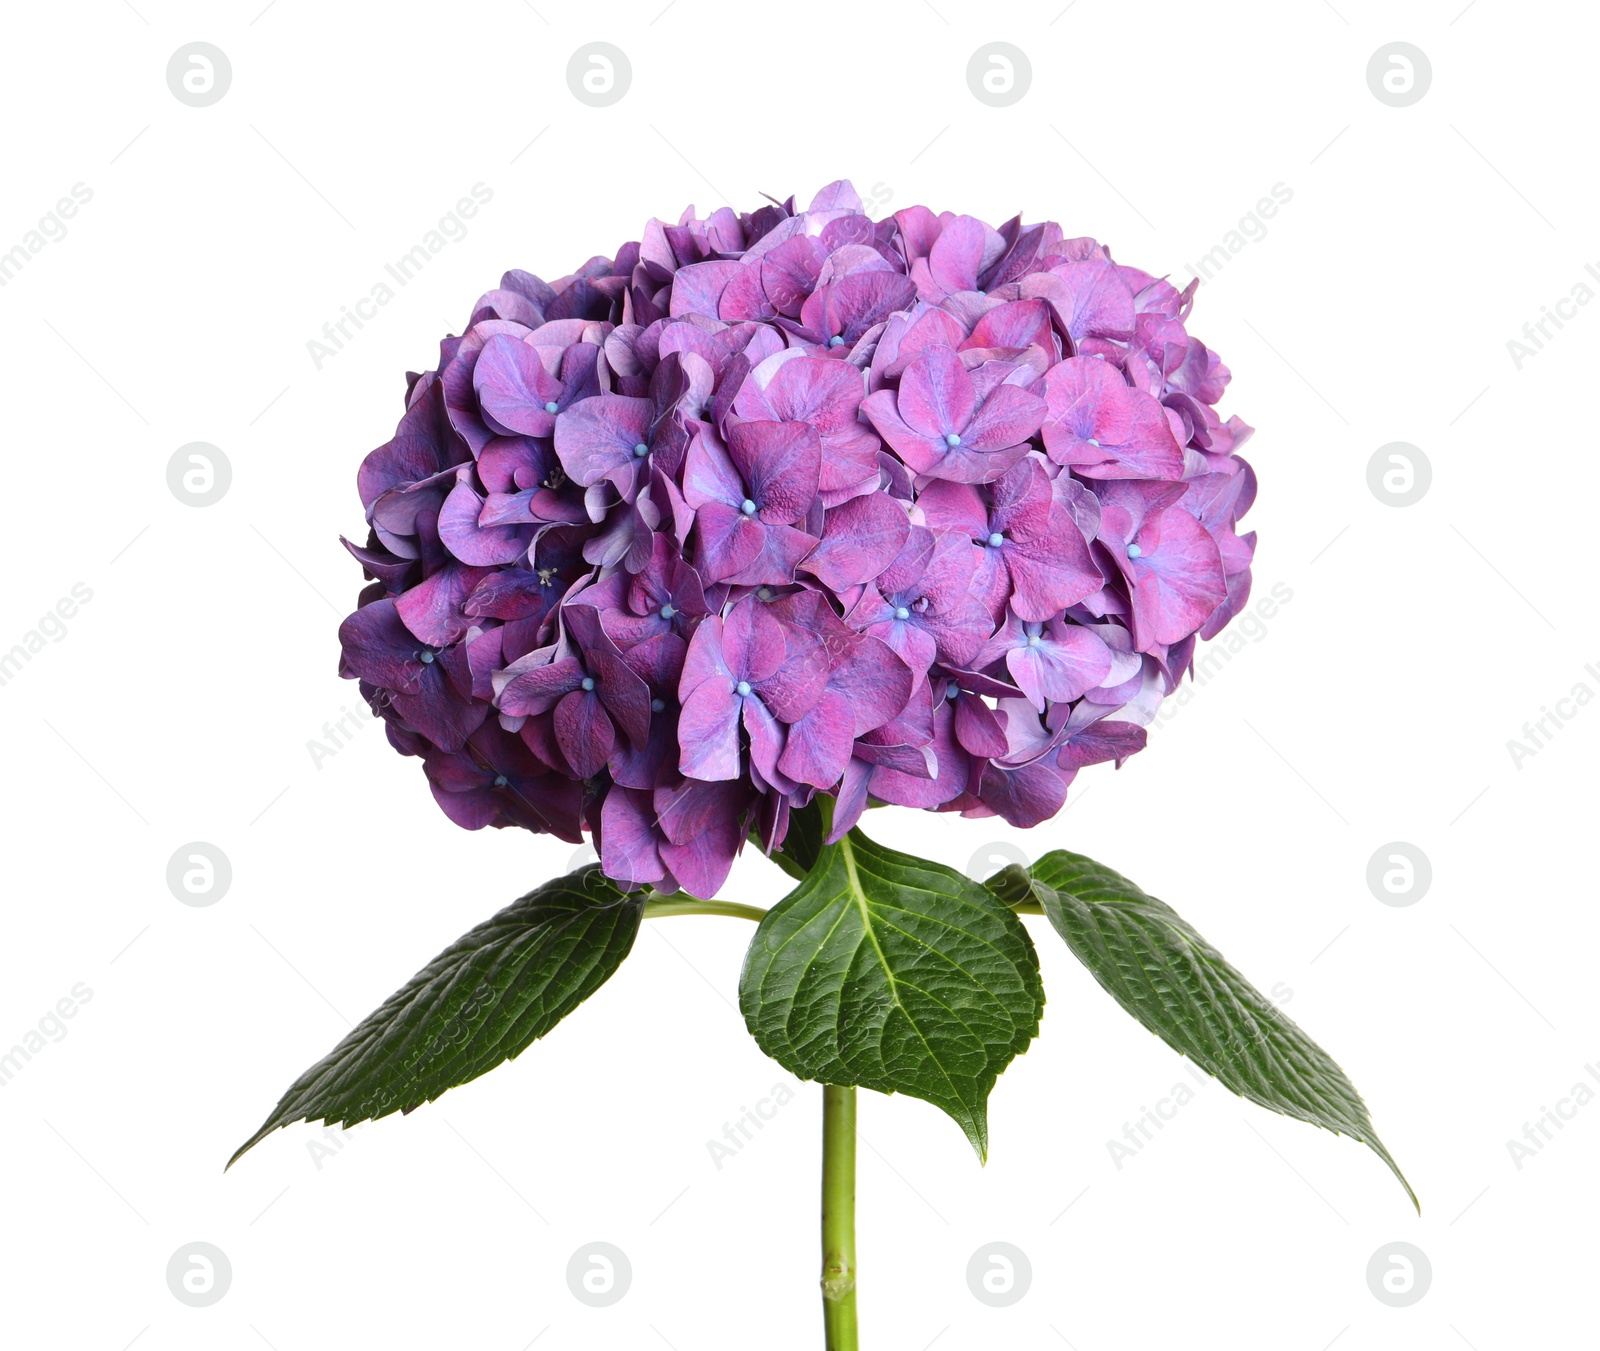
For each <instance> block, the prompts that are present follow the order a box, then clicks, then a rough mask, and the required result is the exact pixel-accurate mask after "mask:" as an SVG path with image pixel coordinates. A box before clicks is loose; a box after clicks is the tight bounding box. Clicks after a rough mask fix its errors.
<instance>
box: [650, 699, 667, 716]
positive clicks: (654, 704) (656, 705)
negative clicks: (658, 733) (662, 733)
mask: <svg viewBox="0 0 1600 1351" xmlns="http://www.w3.org/2000/svg"><path fill="white" fill-rule="evenodd" d="M666 706H667V701H666V700H665V699H652V700H651V701H650V711H651V712H652V713H659V712H661V710H662V709H664V708H665V707H666Z"/></svg>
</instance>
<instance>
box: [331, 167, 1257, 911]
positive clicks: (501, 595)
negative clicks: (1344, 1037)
mask: <svg viewBox="0 0 1600 1351" xmlns="http://www.w3.org/2000/svg"><path fill="white" fill-rule="evenodd" d="M1194 287H1195V283H1191V284H1190V286H1189V287H1188V288H1187V289H1185V290H1183V291H1181V292H1180V291H1178V290H1177V289H1176V288H1175V287H1173V286H1172V285H1170V284H1169V283H1168V282H1167V281H1165V280H1164V279H1161V278H1158V277H1155V276H1152V275H1150V274H1148V273H1145V272H1142V271H1140V270H1139V269H1137V268H1134V267H1129V266H1126V265H1123V264H1119V263H1116V262H1114V261H1113V260H1112V257H1111V255H1110V253H1109V251H1108V250H1107V249H1106V248H1105V247H1103V246H1102V245H1100V244H1098V243H1096V242H1095V241H1094V240H1091V239H1084V238H1068V237H1067V236H1066V235H1065V234H1064V232H1063V231H1062V230H1061V228H1060V227H1059V226H1056V225H1054V224H1048V223H1047V224H1043V225H1033V226H1025V225H1024V224H1023V223H1022V221H1021V218H1020V217H1019V218H1017V219H1014V220H1011V221H1008V222H1006V223H1005V224H1004V225H1001V226H999V227H992V226H990V225H987V224H985V223H984V222H982V221H980V220H977V219H976V218H974V217H972V216H958V215H951V214H948V213H946V214H942V215H935V214H934V213H933V212H931V211H929V210H927V209H926V208H923V207H913V208H910V209H909V210H905V211H899V212H896V213H895V214H894V215H893V216H891V217H889V218H887V219H885V220H881V221H874V220H872V219H871V218H869V217H868V216H867V215H866V214H865V213H864V212H863V210H862V204H861V200H860V198H859V197H858V196H857V195H856V193H855V191H854V190H853V189H852V188H851V186H850V185H849V183H846V182H840V183H835V184H831V185H830V186H828V187H827V188H824V189H823V190H822V192H821V193H819V194H818V195H817V197H816V198H815V200H813V202H812V203H811V205H810V207H809V208H808V209H806V210H799V209H797V208H796V206H795V203H794V201H793V199H791V200H789V201H788V202H785V203H783V204H782V205H777V204H774V205H772V206H766V207H763V208H761V209H760V210H758V211H756V212H753V213H750V214H735V213H734V212H732V211H731V210H728V209H726V208H724V209H722V210H719V211H716V212H713V213H712V214H711V215H710V216H709V217H707V218H705V219H701V218H699V217H698V216H696V215H695V214H694V212H693V210H692V209H691V210H690V211H688V212H685V214H684V215H683V216H682V217H681V218H680V219H679V220H678V221H677V223H676V224H665V223H663V222H661V221H651V222H650V223H649V224H648V225H647V226H646V227H645V229H644V231H643V237H642V238H641V239H640V240H637V241H634V242H630V243H626V244H624V245H622V247H621V248H620V249H618V250H617V252H616V255H615V257H613V258H605V257H596V258H592V259H590V260H589V261H588V262H587V263H585V264H584V265H583V266H582V267H581V268H580V269H579V270H578V271H577V272H575V273H573V274H571V275H569V276H565V277H562V278H560V279H558V280H556V281H554V282H544V281H541V280H540V279H539V278H538V277H535V276H532V275H530V274H528V273H526V272H519V271H513V272H508V273H506V275H505V276H504V277H503V278H502V279H501V282H500V285H499V286H498V287H497V288H496V289H494V290H492V291H490V292H488V293H487V294H486V295H484V296H483V297H482V298H481V299H479V300H478V302H477V303H476V304H475V305H474V306H473V308H472V313H471V316H470V320H469V322H468V325H467V329H466V332H465V333H463V334H462V335H460V336H452V337H448V338H446V339H445V340H444V341H443V342H442V343H441V345H440V352H439V363H438V368H437V369H436V370H433V371H429V372H426V373H424V374H422V375H414V376H412V377H411V378H410V382H409V385H408V388H407V396H406V409H405V413H404V415H403V416H402V418H401V419H400V423H399V426H398V428H397V429H396V432H395V435H394V438H393V439H392V440H390V441H388V442H387V443H386V444H384V445H382V446H380V447H379V448H378V449H377V450H375V451H373V452H372V453H371V454H370V455H368V456H367V458H366V461H365V463H364V464H363V465H362V467H361V471H360V474H359V475H358V487H359V490H360V493H361V500H362V503H363V505H364V506H365V508H366V519H367V525H368V535H367V538H366V541H365V542H364V543H363V544H361V545H356V544H352V543H350V542H349V541H346V547H347V548H349V550H350V552H351V553H352V554H353V555H354V556H355V558H356V559H357V560H358V561H359V562H360V563H361V565H362V567H363V569H364V570H365V573H366V576H367V579H368V582H369V585H368V586H367V587H366V589H365V590H364V591H363V592H362V594H361V598H360V606H359V608H358V609H357V610H356V612H355V613H354V614H352V615H351V616H350V617H349V618H348V619H346V620H345V621H344V624H343V626H342V627H341V629H340V639H341V643H342V647H343V658H342V664H341V670H342V673H343V674H345V675H347V676H351V677H354V678H355V679H357V680H359V681H360V682H361V689H362V693H363V695H364V696H365V697H366V698H367V699H368V701H369V702H370V703H371V705H372V707H373V709H374V710H375V711H376V712H377V713H378V714H379V715H381V716H382V717H383V719H384V720H385V722H386V724H387V728H388V735H389V739H390V742H391V743H392V744H393V745H394V746H395V748H396V749H397V750H399V751H401V752H402V753H404V754H406V755H414V756H418V757H420V758H421V760H422V764H423V768H424V770H425V772H426V774H427V777H428V780H429V782H430V784H431V786H432V789H433V793H434V797H435V798H436V799H437V801H438V803H439V805H440V806H441V807H442V808H443V810H444V811H445V812H446V814H447V815H448V816H449V817H450V818H451V819H452V820H453V821H455V822H456V823H457V824H458V825H461V826H464V827H466V828H468V829H481V828H482V827H484V826H497V827H504V826H519V827H522V828H523V829H527V830H533V831H541V832H549V833H552V834H555V835H557V836H559V837H561V838H562V839H566V840H569V841H572V842H574V843H576V842H578V841H580V840H581V839H582V838H583V834H584V832H585V831H588V832H591V833H592V834H593V835H594V837H595V842H596V845H597V848H598V850H599V853H600V858H601V864H602V867H603V868H604V870H605V872H606V873H607V874H608V875H609V876H610V877H611V878H613V879H614V880H616V881H617V882H618V883H619V884H620V885H622V886H624V887H629V888H636V887H641V886H650V887H653V888H656V889H658V890H661V891H673V890H677V889H682V890H684V891H687V892H690V893H692V894H694V895H697V896H706V897H708V896H711V895H713V894H714V893H715V892H716V891H717V890H718V888H719V887H720V886H721V885H722V883H723V881H724V880H725V878H726V877H727V874H728V870H729V868H730V866H731V864H732V861H733V858H734V856H735V854H736V853H737V852H738V851H739V850H740V849H741V848H742V847H743V846H744V844H745V842H746V840H747V839H748V838H750V837H751V836H752V835H754V836H755V837H756V838H757V839H758V840H759V841H760V842H761V844H762V845H763V847H765V848H767V849H773V848H776V847H778V846H779V845H781V844H782V842H783V839H784V836H785V832H786V830H787V828H788V822H789V813H790V812H791V811H792V810H793V809H795V808H797V807H802V806H804V805H806V804H807V803H809V802H810V801H811V799H812V798H813V797H814V796H815V795H817V794H827V795H829V796H831V797H833V798H834V799H836V804H835V811H834V818H833V819H834V825H833V829H834V832H835V834H836V835H837V834H841V833H843V832H844V831H845V830H847V829H848V828H849V827H850V826H851V825H852V824H853V823H854V822H855V821H856V820H857V819H858V818H859V817H860V815H861V813H862V811H863V810H865V809H866V808H867V807H868V806H869V805H872V804H874V803H897V804H900V805H904V806H909V807H921V808H924V809H929V810H937V811H955V812H961V813H962V814H964V815H966V816H991V815H998V816H1001V817H1003V818H1004V819H1005V820H1007V821H1008V822H1010V823H1011V824H1013V825H1017V826H1031V825H1035V824H1037V823H1038V822H1040V821H1043V820H1045V819H1047V818H1048V817H1050V816H1052V815H1053V814H1054V813H1055V812H1057V811H1059V810H1060V808H1061V806H1062V804H1063V803H1064V801H1065V799H1066V793H1067V788H1068V785H1069V784H1070V783H1071V782H1072V780H1073V778H1074V776H1076V775H1077V773H1078V772H1079V771H1080V770H1082V769H1084V768H1086V767H1088V766H1091V765H1094V764H1097V763H1102V762H1105V761H1115V762H1116V763H1117V764H1119V765H1120V764H1121V763H1122V762H1123V761H1124V760H1125V759H1126V758H1127V757H1128V756H1130V755H1132V754H1134V753H1136V752H1137V751H1139V750H1141V749H1142V748H1143V747H1144V744H1145V732H1144V727H1145V725H1146V724H1147V723H1148V722H1149V720H1150V719H1151V717H1152V716H1153V715H1154V713H1155V710H1156V708H1157V707H1158V705H1159V703H1160V701H1161V700H1162V699H1163V698H1165V697H1166V696H1167V695H1168V694H1170V693H1172V691H1173V690H1174V689H1175V688H1176V686H1177V684H1178V682H1179V681H1180V680H1181V679H1182V677H1183V676H1184V675H1185V674H1186V673H1187V672H1188V671H1189V670H1190V668H1191V667H1192V664H1193V659H1194V649H1195V643H1196V641H1197V639H1200V638H1211V637H1213V636H1215V634H1217V633H1218V632H1220V631H1221V629H1222V628H1223V627H1224V626H1225V625H1226V624H1227V622H1228V621H1229V620H1230V619H1231V618H1232V617H1233V616H1234V615H1235V614H1236V613H1237V612H1238V611H1239V609H1240V607H1241V606H1243V604H1244V603H1245V601H1246V599H1247V598H1248V596H1249V590H1250V562H1251V556H1252V553H1253V551H1254V545H1255V536H1254V535H1253V534H1240V533H1239V531H1238V521H1239V518H1240V517H1241V516H1243V515H1244V513H1245V512H1246V510H1248V508H1249V506H1250V504H1251V502H1252V500H1253V498H1254V496H1255V479H1254V475H1253V474H1252V472H1251V470H1250V468H1249V466H1248V465H1247V464H1246V463H1245V461H1244V460H1243V459H1241V458H1240V457H1239V455H1238V453H1237V451H1238V448H1239V446H1240V445H1241V444H1242V443H1243V442H1244V441H1245V439H1246V438H1247V437H1248V436H1249V435H1250V428H1249V427H1248V426H1246V425H1245V424H1244V423H1243V422H1241V421H1240V420H1239V419H1238V418H1237V417H1230V418H1228V419H1226V420H1224V419H1223V418H1222V417H1221V416H1220V415H1219V414H1218V413H1217V412H1216V411H1215V405H1216V403H1217V402H1218V400H1219V399H1220V398H1221V396H1222V393H1223V391H1224V389H1225V387H1226V385H1227V382H1228V370H1227V367H1226V366H1224V365H1223V364H1222V363H1221V361H1220V360H1218V358H1217V357H1216V355H1215V354H1214V353H1212V352H1211V351H1210V350H1209V349H1207V348H1206V347H1205V346H1204V345H1203V344H1202V343H1200V342H1199V341H1198V340H1196V339H1194V338H1191V337H1190V336H1189V335H1188V332H1187V329H1186V323H1187V320H1188V317H1189V311H1190V307H1191V305H1192V303H1193V298H1194Z"/></svg>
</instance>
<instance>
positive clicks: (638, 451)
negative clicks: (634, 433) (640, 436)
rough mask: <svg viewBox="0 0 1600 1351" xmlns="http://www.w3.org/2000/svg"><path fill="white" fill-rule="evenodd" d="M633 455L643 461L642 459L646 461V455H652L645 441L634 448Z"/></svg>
mask: <svg viewBox="0 0 1600 1351" xmlns="http://www.w3.org/2000/svg"><path fill="white" fill-rule="evenodd" d="M633 453H634V454H635V455H637V456H638V457H639V458H640V459H641V460H642V459H644V457H645V456H646V455H648V454H649V453H650V447H649V446H647V445H645V443H644V442H643V441H641V442H639V444H638V445H636V446H635V447H634V448H633Z"/></svg>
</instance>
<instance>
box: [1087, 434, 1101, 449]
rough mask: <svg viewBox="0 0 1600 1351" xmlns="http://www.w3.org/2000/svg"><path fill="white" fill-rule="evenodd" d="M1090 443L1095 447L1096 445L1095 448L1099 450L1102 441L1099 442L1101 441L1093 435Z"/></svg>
mask: <svg viewBox="0 0 1600 1351" xmlns="http://www.w3.org/2000/svg"><path fill="white" fill-rule="evenodd" d="M1089 444H1090V445H1091V446H1093V447H1094V448H1095V449H1096V450H1099V449H1100V443H1099V442H1098V441H1096V440H1095V439H1094V437H1092V436H1091V437H1090V438H1089Z"/></svg>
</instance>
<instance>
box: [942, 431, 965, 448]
mask: <svg viewBox="0 0 1600 1351" xmlns="http://www.w3.org/2000/svg"><path fill="white" fill-rule="evenodd" d="M944 443H945V445H947V446H959V445H960V444H961V433H959V432H946V433H945V435H944Z"/></svg>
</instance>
